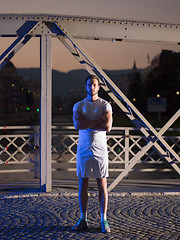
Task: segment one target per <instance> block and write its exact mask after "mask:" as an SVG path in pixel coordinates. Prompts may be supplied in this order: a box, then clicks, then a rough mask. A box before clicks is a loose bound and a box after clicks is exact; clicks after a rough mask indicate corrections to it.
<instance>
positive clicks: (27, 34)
mask: <svg viewBox="0 0 180 240" xmlns="http://www.w3.org/2000/svg"><path fill="white" fill-rule="evenodd" d="M0 37H15V38H16V39H15V41H14V42H13V43H12V44H11V45H10V46H9V47H8V48H7V49H6V50H5V51H4V52H3V53H2V54H1V56H0V69H2V68H3V67H4V66H5V65H6V63H7V62H8V61H9V60H11V59H12V58H13V57H14V56H15V54H16V53H17V52H18V51H20V50H21V49H22V48H23V46H24V45H26V44H27V43H28V42H29V41H30V40H31V38H32V37H38V38H39V39H40V63H41V110H40V116H41V118H40V139H41V140H40V162H41V170H40V172H41V174H40V185H41V189H42V190H43V191H45V192H49V191H51V184H52V183H51V139H52V136H51V98H52V96H51V83H52V62H51V44H52V41H51V40H52V38H57V39H59V41H60V43H61V44H63V45H64V46H65V47H66V48H67V50H68V51H69V52H70V53H71V54H72V56H73V57H75V58H76V59H77V60H78V61H79V63H80V64H81V65H82V66H83V67H84V68H85V69H86V70H87V71H88V72H89V73H90V74H96V75H98V76H99V77H100V79H101V87H102V88H103V89H104V90H105V91H106V92H107V93H108V95H109V96H110V97H111V98H112V99H113V100H114V101H115V102H116V104H117V105H118V106H119V107H120V108H121V109H122V111H123V112H124V113H125V114H126V115H127V116H128V117H129V119H130V120H131V121H132V122H133V123H134V124H135V126H136V127H137V128H138V129H139V130H140V131H141V132H142V133H143V134H144V136H145V137H146V138H147V140H148V144H147V145H145V146H144V147H142V148H141V149H140V151H139V153H138V154H137V155H136V156H135V157H134V158H133V159H132V161H131V162H130V164H129V165H128V166H127V167H126V168H125V170H124V171H123V172H122V173H121V174H120V175H119V176H118V177H117V178H116V179H115V181H114V182H113V183H112V184H111V185H110V186H109V188H108V190H109V191H111V190H112V189H113V188H114V187H115V186H116V185H117V184H118V182H119V181H121V180H122V179H123V177H124V176H126V175H127V173H128V172H129V171H130V170H131V169H132V168H133V167H134V166H135V164H136V163H137V162H138V160H139V159H140V158H141V157H142V156H143V155H144V154H146V153H147V151H148V150H149V149H150V148H151V147H155V148H156V149H157V150H158V151H159V152H160V154H161V155H162V156H163V157H164V158H165V159H166V160H167V161H168V162H169V163H170V164H171V166H172V167H173V168H174V169H175V170H176V171H177V172H178V173H179V174H180V168H179V163H180V158H179V156H178V154H177V153H176V152H175V151H174V150H173V149H172V148H171V147H170V146H169V144H168V143H167V142H166V141H165V140H164V138H163V134H164V132H165V131H166V130H167V129H168V128H169V127H170V126H171V125H172V124H173V123H174V122H175V121H176V120H177V119H178V118H179V116H180V110H178V111H177V112H176V113H175V114H174V116H173V117H172V118H171V119H170V120H169V121H168V122H167V123H166V124H165V126H164V127H163V128H162V129H161V130H159V131H157V130H156V129H154V127H153V126H152V125H151V124H150V123H149V122H148V121H147V120H146V119H145V117H144V116H143V115H142V114H141V113H140V112H139V111H138V109H137V108H136V107H135V106H134V105H133V104H132V103H131V102H130V101H129V99H128V98H127V97H126V96H125V95H124V94H123V92H122V91H121V90H120V89H119V88H118V87H117V86H116V85H115V84H114V83H113V81H112V80H111V79H110V78H109V77H108V76H107V75H106V74H105V73H104V71H103V70H102V69H101V68H100V66H98V64H97V63H96V62H95V61H94V60H93V59H92V58H91V57H90V56H89V54H88V53H87V52H86V51H85V50H84V49H83V48H82V47H81V46H80V45H79V43H78V42H77V39H90V40H96V41H101V40H105V41H112V42H114V41H118V42H122V41H125V42H128V41H129V42H156V43H169V44H180V24H171V23H160V22H145V21H129V20H121V19H106V18H93V17H92V18H91V17H77V16H57V15H46V14H41V15H32V14H1V15H0Z"/></svg>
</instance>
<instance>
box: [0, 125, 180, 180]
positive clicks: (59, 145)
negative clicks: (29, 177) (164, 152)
mask: <svg viewBox="0 0 180 240" xmlns="http://www.w3.org/2000/svg"><path fill="white" fill-rule="evenodd" d="M179 132H180V129H179V128H178V129H172V128H170V129H169V130H168V131H167V133H166V136H164V138H165V139H166V141H167V142H168V144H169V145H170V146H171V148H173V150H174V151H175V152H176V153H177V154H178V155H180V136H179V135H180V134H179ZM39 142H40V141H39V126H7V127H6V126H3V127H0V173H11V172H14V173H15V172H27V171H31V172H32V171H33V172H34V177H35V178H38V176H39V168H40V163H39V159H40V157H39ZM107 143H108V150H109V165H110V172H121V171H122V170H123V169H124V168H126V166H128V164H129V163H130V162H131V159H132V158H133V157H134V156H135V155H136V154H137V153H138V152H139V151H140V150H141V149H142V148H143V146H145V145H146V144H147V139H146V138H145V137H144V136H143V135H142V134H141V133H140V132H139V131H138V129H137V128H130V127H113V128H112V131H111V133H109V134H107ZM77 144H78V131H76V130H75V129H74V127H73V126H63V125H61V126H52V166H53V167H52V170H53V171H58V169H60V168H59V164H62V163H63V166H64V169H67V170H70V171H75V162H76V150H77ZM173 160H174V161H175V159H173ZM164 162H166V161H165V160H164V158H163V156H161V154H160V153H159V152H158V151H156V149H155V148H154V147H153V148H151V149H150V150H149V151H148V152H147V153H145V154H144V156H143V157H142V158H141V159H139V162H138V165H139V166H140V165H141V166H143V164H144V168H141V167H138V169H137V170H138V171H156V170H157V167H155V168H154V169H152V166H154V164H156V165H157V164H159V166H160V165H161V164H162V163H164ZM139 163H140V164H139ZM3 164H5V165H7V166H6V168H3V167H2V166H3ZM19 164H20V165H21V167H20V168H18V167H17V166H18V165H19ZM14 165H16V168H14V167H13V166H14ZM20 165H19V166H20ZM27 166H28V168H27ZM72 166H73V167H72ZM162 166H163V165H162ZM172 170H173V169H171V167H170V165H169V164H168V167H167V166H166V168H164V169H161V171H172Z"/></svg>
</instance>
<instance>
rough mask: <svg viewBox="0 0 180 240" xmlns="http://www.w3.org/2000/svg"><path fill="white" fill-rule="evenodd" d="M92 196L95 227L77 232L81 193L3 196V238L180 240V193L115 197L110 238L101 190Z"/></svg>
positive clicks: (110, 214) (0, 229)
mask: <svg viewBox="0 0 180 240" xmlns="http://www.w3.org/2000/svg"><path fill="white" fill-rule="evenodd" d="M89 195H90V196H89V206H88V219H89V225H90V228H89V229H88V230H87V231H84V232H73V231H71V227H72V226H73V224H75V223H76V221H77V220H78V218H79V207H78V196H77V192H74V193H73V192H71V193H68V192H53V193H38V192H28V191H27V192H18V193H17V192H16V193H15V192H14V193H10V192H9V193H0V239H3V240H6V239H11V240H13V239H14V240H15V239H33V240H35V239H38V240H39V239H71V240H72V239H78V240H79V239H113V240H115V239H143V240H146V239H173V240H175V239H180V192H161V193H157V192H156V193H151V192H144V193H140V192H134V193H133V192H131V193H130V192H124V193H123V192H121V193H120V192H119V193H118V192H114V193H110V194H109V211H108V220H109V223H110V226H111V229H112V232H111V233H110V234H103V233H101V230H100V228H99V221H100V217H99V206H98V204H97V201H98V200H97V194H96V192H95V191H93V192H91V193H90V194H89Z"/></svg>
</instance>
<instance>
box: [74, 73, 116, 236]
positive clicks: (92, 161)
mask: <svg viewBox="0 0 180 240" xmlns="http://www.w3.org/2000/svg"><path fill="white" fill-rule="evenodd" d="M99 89H100V84H99V79H98V77H97V76H95V75H89V76H88V78H87V79H86V92H87V98H85V99H83V100H82V101H80V102H77V103H76V104H75V105H74V107H73V122H74V126H75V128H76V129H78V130H79V141H78V148H77V158H76V159H77V164H76V165H77V176H78V177H79V205H80V212H81V218H80V220H79V221H78V223H77V224H76V225H75V226H74V227H73V228H72V229H73V230H84V229H86V228H88V224H87V203H88V180H89V177H90V176H91V169H93V176H94V177H95V178H96V180H97V186H98V191H99V204H100V211H101V229H102V232H110V227H109V225H108V222H107V219H106V214H107V203H108V192H107V177H108V151H107V142H106V132H109V131H110V130H111V127H112V107H111V105H110V104H109V103H108V102H107V101H105V100H104V99H101V98H99V97H98V92H99Z"/></svg>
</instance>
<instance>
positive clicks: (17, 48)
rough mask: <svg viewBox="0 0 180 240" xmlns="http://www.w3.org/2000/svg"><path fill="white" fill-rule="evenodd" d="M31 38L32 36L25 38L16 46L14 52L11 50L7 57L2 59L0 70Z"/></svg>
mask: <svg viewBox="0 0 180 240" xmlns="http://www.w3.org/2000/svg"><path fill="white" fill-rule="evenodd" d="M31 37H32V36H30V35H27V36H25V38H24V40H23V41H22V42H21V43H20V44H19V45H16V47H15V48H14V50H12V51H11V52H10V53H9V55H8V56H7V57H6V58H5V59H4V61H3V62H2V63H1V64H0V70H1V69H2V68H3V67H4V66H5V65H6V64H7V63H8V62H9V61H10V60H11V58H13V57H14V56H15V55H16V53H17V52H18V51H19V50H21V48H22V47H23V46H24V45H25V44H26V43H27V42H28V41H29V40H30V39H31Z"/></svg>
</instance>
